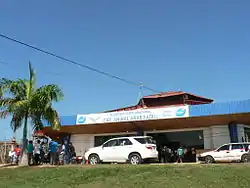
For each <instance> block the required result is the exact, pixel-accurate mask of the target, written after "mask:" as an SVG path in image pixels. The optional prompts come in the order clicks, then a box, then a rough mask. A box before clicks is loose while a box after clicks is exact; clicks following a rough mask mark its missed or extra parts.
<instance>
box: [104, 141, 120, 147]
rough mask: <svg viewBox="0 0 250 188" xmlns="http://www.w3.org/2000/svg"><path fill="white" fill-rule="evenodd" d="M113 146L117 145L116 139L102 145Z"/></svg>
mask: <svg viewBox="0 0 250 188" xmlns="http://www.w3.org/2000/svg"><path fill="white" fill-rule="evenodd" d="M114 146H118V140H110V141H108V142H106V143H105V144H104V145H103V147H114Z"/></svg>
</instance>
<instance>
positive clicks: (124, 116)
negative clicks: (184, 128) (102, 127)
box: [76, 106, 189, 125]
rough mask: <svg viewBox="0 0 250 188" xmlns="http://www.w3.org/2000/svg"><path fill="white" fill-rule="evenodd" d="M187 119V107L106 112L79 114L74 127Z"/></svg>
mask: <svg viewBox="0 0 250 188" xmlns="http://www.w3.org/2000/svg"><path fill="white" fill-rule="evenodd" d="M184 117H189V107H188V106H178V107H168V108H157V109H139V110H131V111H120V112H107V113H99V114H86V115H84V114H79V115H77V118H76V125H80V124H99V123H116V122H117V123H118V122H130V121H145V120H157V119H170V118H184Z"/></svg>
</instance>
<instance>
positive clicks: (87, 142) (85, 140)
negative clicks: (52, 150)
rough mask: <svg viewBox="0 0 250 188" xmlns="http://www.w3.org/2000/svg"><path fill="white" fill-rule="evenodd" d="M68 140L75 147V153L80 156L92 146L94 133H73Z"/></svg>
mask: <svg viewBox="0 0 250 188" xmlns="http://www.w3.org/2000/svg"><path fill="white" fill-rule="evenodd" d="M70 141H71V142H72V144H73V146H74V147H75V151H76V155H77V156H81V155H82V154H83V153H84V152H85V151H86V150H87V149H89V148H91V147H93V146H94V135H92V134H73V135H71V138H70Z"/></svg>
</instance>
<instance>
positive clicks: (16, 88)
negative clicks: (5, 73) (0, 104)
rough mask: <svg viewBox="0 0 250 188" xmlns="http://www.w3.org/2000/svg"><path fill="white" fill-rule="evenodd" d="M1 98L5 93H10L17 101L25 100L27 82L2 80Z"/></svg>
mask: <svg viewBox="0 0 250 188" xmlns="http://www.w3.org/2000/svg"><path fill="white" fill-rule="evenodd" d="M0 90H1V92H0V96H1V98H2V97H3V94H4V93H8V94H10V95H12V96H14V97H15V98H17V99H25V98H26V91H27V80H24V79H18V80H9V79H6V78H2V79H1V80H0Z"/></svg>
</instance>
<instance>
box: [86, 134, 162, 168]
mask: <svg viewBox="0 0 250 188" xmlns="http://www.w3.org/2000/svg"><path fill="white" fill-rule="evenodd" d="M84 157H85V159H87V160H88V162H89V163H90V164H98V163H101V162H104V163H106V162H117V163H124V162H129V163H131V164H140V163H142V162H143V161H145V160H147V159H151V160H152V159H153V160H157V159H158V151H157V150H156V144H155V141H154V140H153V139H152V137H149V136H136V137H120V138H113V139H110V140H108V141H107V142H105V143H104V144H103V145H101V146H98V147H94V148H90V149H89V150H88V151H87V152H86V153H85V155H84Z"/></svg>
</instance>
